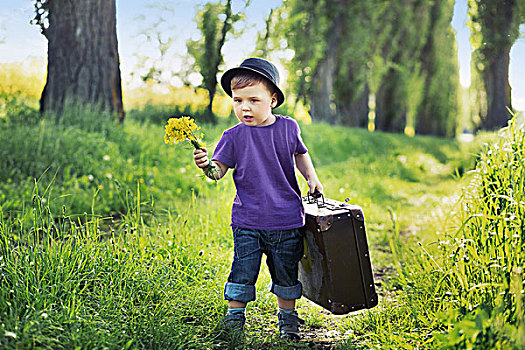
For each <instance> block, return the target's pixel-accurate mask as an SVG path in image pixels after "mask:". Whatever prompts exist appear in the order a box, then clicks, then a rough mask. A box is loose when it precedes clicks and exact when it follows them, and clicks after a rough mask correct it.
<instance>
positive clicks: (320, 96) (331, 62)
mask: <svg viewBox="0 0 525 350" xmlns="http://www.w3.org/2000/svg"><path fill="white" fill-rule="evenodd" d="M332 49H335V47H333V48H332ZM335 65H336V57H335V52H333V51H332V50H331V49H330V48H328V50H327V54H326V57H325V58H324V59H323V60H322V61H321V62H319V64H318V66H317V69H316V72H315V74H314V77H313V86H312V97H311V99H310V108H311V111H310V112H311V114H312V118H313V119H315V120H317V121H324V122H327V123H329V124H335V123H336V115H335V111H334V108H332V106H331V104H332V101H331V99H332V98H331V96H332V95H333V91H334V75H335Z"/></svg>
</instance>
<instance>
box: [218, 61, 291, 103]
mask: <svg viewBox="0 0 525 350" xmlns="http://www.w3.org/2000/svg"><path fill="white" fill-rule="evenodd" d="M240 71H250V72H254V73H257V74H259V75H261V76H263V77H265V78H266V79H267V80H268V82H269V83H270V84H271V85H272V86H273V87H274V88H275V93H276V94H277V104H276V105H275V107H274V108H277V107H279V106H280V105H282V104H283V102H284V94H283V92H282V91H281V89H280V88H279V87H278V86H277V85H275V84H274V83H273V82H272V80H271V79H270V77H268V76H266V74H263V73H261V72H259V71H258V70H255V69H252V68H250V67H235V68H231V69H229V70H227V71H226V72H224V74H223V75H222V77H221V86H222V88H223V90H224V92H226V93H227V94H228V96H230V97H232V88H231V86H232V84H231V82H232V78H233V77H234V76H235V74H237V73H238V72H240Z"/></svg>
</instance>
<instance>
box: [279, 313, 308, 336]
mask: <svg viewBox="0 0 525 350" xmlns="http://www.w3.org/2000/svg"><path fill="white" fill-rule="evenodd" d="M277 318H278V319H279V331H280V333H281V339H290V340H299V339H300V338H301V337H300V336H299V324H304V321H303V320H301V319H300V318H299V316H298V315H297V311H294V312H293V313H291V314H287V313H284V312H279V313H278V314H277Z"/></svg>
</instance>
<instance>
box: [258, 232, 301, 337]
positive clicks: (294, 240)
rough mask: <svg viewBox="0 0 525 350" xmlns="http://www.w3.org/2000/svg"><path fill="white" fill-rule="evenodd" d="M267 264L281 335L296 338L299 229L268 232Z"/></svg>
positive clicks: (299, 289) (299, 291) (297, 331)
mask: <svg viewBox="0 0 525 350" xmlns="http://www.w3.org/2000/svg"><path fill="white" fill-rule="evenodd" d="M265 243H266V244H265V253H266V255H267V259H266V263H267V265H268V269H269V270H270V275H271V276H272V283H271V285H270V291H271V292H272V293H274V294H275V295H276V296H277V303H278V305H279V313H278V315H277V316H278V319H279V330H280V333H281V338H286V339H293V340H297V339H299V338H300V337H299V324H302V323H304V321H303V320H301V319H300V318H299V316H298V314H297V311H296V310H295V300H296V299H299V298H300V297H301V292H302V286H301V283H300V282H299V280H298V279H297V278H298V268H299V266H298V265H299V260H301V257H302V256H303V252H304V251H303V250H304V242H303V236H302V234H301V233H300V231H299V230H298V229H296V230H283V231H269V232H268V237H267V240H266V241H265Z"/></svg>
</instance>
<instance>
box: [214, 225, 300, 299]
mask: <svg viewBox="0 0 525 350" xmlns="http://www.w3.org/2000/svg"><path fill="white" fill-rule="evenodd" d="M232 229H233V250H234V256H233V263H232V268H231V272H230V275H229V277H228V282H227V283H226V286H225V288H224V299H226V300H235V301H240V302H243V303H247V302H249V301H253V300H255V282H256V281H257V276H258V275H259V269H260V266H261V258H262V254H263V253H264V254H266V264H267V265H268V270H269V271H270V275H271V277H272V282H271V283H270V288H269V289H270V292H272V293H273V294H275V295H277V296H279V297H281V298H283V299H299V298H300V297H301V293H302V285H301V282H299V280H298V279H297V275H298V264H299V260H301V257H302V256H303V253H304V242H303V236H302V234H301V231H300V229H292V230H279V231H270V230H253V229H245V228H239V227H233V228H232Z"/></svg>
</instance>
